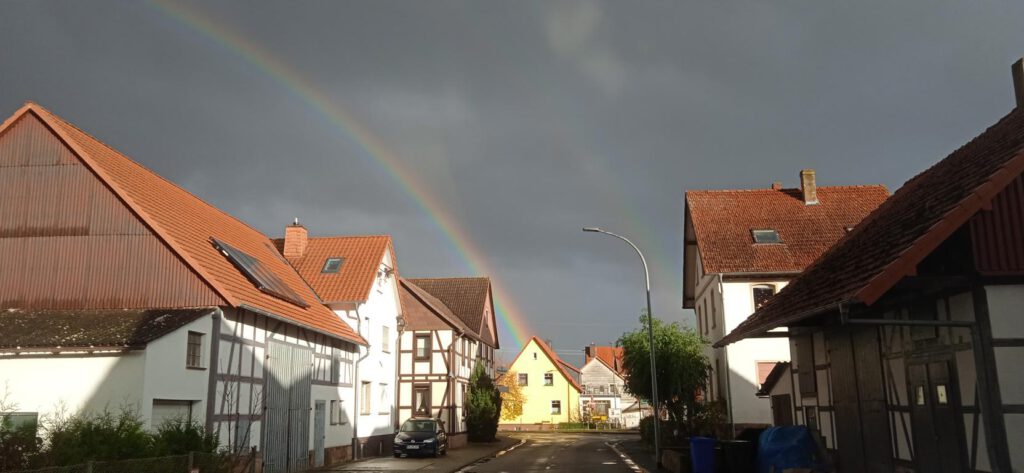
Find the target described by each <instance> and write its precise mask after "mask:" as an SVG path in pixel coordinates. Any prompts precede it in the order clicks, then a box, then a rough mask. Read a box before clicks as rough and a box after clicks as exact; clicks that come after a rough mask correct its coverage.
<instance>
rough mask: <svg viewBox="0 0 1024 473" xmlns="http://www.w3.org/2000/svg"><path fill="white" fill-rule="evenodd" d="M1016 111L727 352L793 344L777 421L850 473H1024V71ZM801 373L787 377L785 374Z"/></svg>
mask: <svg viewBox="0 0 1024 473" xmlns="http://www.w3.org/2000/svg"><path fill="white" fill-rule="evenodd" d="M1014 67H1015V78H1016V79H1017V83H1016V86H1017V97H1018V103H1017V108H1016V109H1015V110H1014V111H1012V112H1011V113H1010V114H1008V115H1006V116H1005V117H1003V118H1002V119H1001V120H1000V121H999V122H998V123H996V124H995V125H993V126H992V127H990V128H989V129H987V130H986V131H985V132H984V133H982V134H981V135H979V136H978V137H976V138H975V139H973V140H972V141H970V142H969V143H967V144H966V145H964V146H963V147H961V148H960V149H958V150H956V151H955V152H953V153H952V154H950V155H949V156H948V157H946V158H945V159H943V160H942V161H939V162H938V163H937V164H935V165H934V166H932V167H931V168H929V169H927V170H925V171H924V172H922V173H921V174H918V175H917V176H915V177H914V178H913V179H911V180H909V181H907V182H906V183H905V184H904V185H903V187H901V188H900V189H899V190H898V191H896V193H895V194H893V196H892V197H890V198H889V199H888V200H887V201H886V202H885V203H883V204H882V205H881V206H880V207H879V208H878V209H877V210H876V211H875V212H873V213H872V214H871V215H869V216H868V217H867V218H865V220H864V221H863V222H862V223H861V225H859V226H858V228H855V229H854V230H853V232H851V233H850V235H849V236H848V237H847V238H845V239H843V240H842V241H840V242H839V243H837V244H836V246H835V247H833V248H832V249H831V250H829V251H828V252H827V253H825V254H824V255H823V256H822V257H821V258H820V259H819V260H818V261H816V262H815V263H814V264H813V265H812V266H811V267H810V268H808V269H807V270H806V271H805V272H804V273H803V274H802V275H801V276H800V277H798V278H796V279H794V280H793V281H792V282H791V283H790V285H789V286H787V287H786V289H784V290H783V291H782V292H781V293H780V294H778V295H777V296H776V297H774V298H773V299H771V300H769V301H768V302H767V303H766V304H765V305H764V306H763V307H762V308H760V309H759V310H758V311H757V312H755V313H754V314H753V315H752V316H751V317H750V318H749V319H747V320H746V321H745V322H744V323H742V324H740V325H739V326H738V327H736V329H735V330H733V331H732V333H730V334H729V335H728V336H726V337H725V338H723V339H722V340H721V341H720V342H719V345H725V344H728V343H732V342H735V341H737V340H740V339H743V338H747V337H757V336H766V335H771V332H770V330H772V329H774V328H775V327H780V326H785V327H788V330H789V335H790V336H789V344H790V351H791V353H792V363H791V365H790V366H789V367H785V366H782V367H781V369H784V370H785V371H784V372H783V374H784V375H785V376H782V377H780V378H779V379H777V380H773V384H772V390H771V394H773V398H777V399H779V400H780V401H784V400H785V401H789V402H791V404H790V405H789V406H786V405H785V403H784V402H778V403H776V405H774V406H773V407H775V408H776V409H777V410H781V411H782V412H780V414H779V416H778V417H779V418H781V419H787V420H792V421H793V422H795V423H798V424H802V425H806V426H808V427H810V428H811V429H812V430H814V431H815V432H818V433H819V434H820V435H821V436H822V437H823V438H824V440H825V444H826V446H827V447H828V449H829V450H830V452H831V453H832V455H833V460H834V462H835V464H836V466H837V468H838V470H839V471H842V472H890V471H903V472H908V471H914V472H918V473H925V472H928V473H931V472H939V473H943V472H961V471H986V472H987V471H991V472H1000V473H1011V472H1015V471H1021V469H1024V450H1022V449H1020V448H1019V447H1018V446H1019V445H1022V444H1024V374H1022V373H1024V372H1022V371H1021V370H1020V366H1021V365H1022V364H1024V328H1022V327H1024V324H1021V323H1020V308H1021V306H1022V305H1024V239H1022V237H1021V235H1024V62H1021V61H1019V62H1017V63H1016V64H1015V66H1014ZM787 368H788V369H787Z"/></svg>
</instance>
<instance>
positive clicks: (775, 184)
mask: <svg viewBox="0 0 1024 473" xmlns="http://www.w3.org/2000/svg"><path fill="white" fill-rule="evenodd" d="M772 190H773V191H780V190H782V183H781V182H779V181H775V182H773V183H772Z"/></svg>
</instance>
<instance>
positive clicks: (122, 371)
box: [0, 350, 146, 422]
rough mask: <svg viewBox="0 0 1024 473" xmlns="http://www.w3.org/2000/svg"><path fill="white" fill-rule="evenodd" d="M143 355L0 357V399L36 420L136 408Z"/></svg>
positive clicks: (140, 390) (138, 353) (141, 352)
mask: <svg viewBox="0 0 1024 473" xmlns="http://www.w3.org/2000/svg"><path fill="white" fill-rule="evenodd" d="M145 361H146V357H145V354H144V352H143V351H142V350H136V351H130V352H127V353H124V354H97V355H91V356H83V355H81V354H78V355H75V354H65V355H43V356H32V355H18V356H17V357H16V356H14V355H2V356H0V396H4V392H5V391H4V390H6V393H7V394H6V402H7V403H10V404H13V405H14V406H16V409H17V412H35V413H38V415H39V419H40V422H46V421H47V420H48V419H50V418H52V417H53V416H55V415H57V414H58V413H60V412H61V411H62V410H63V411H64V412H65V413H67V414H74V413H79V412H99V411H102V410H103V409H106V408H109V409H110V410H111V411H113V412H117V410H118V409H120V407H121V406H129V407H131V408H133V409H138V408H140V407H141V403H142V383H141V382H140V380H141V379H142V376H143V368H144V366H145Z"/></svg>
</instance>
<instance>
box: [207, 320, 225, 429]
mask: <svg viewBox="0 0 1024 473" xmlns="http://www.w3.org/2000/svg"><path fill="white" fill-rule="evenodd" d="M223 318H224V310H223V309H221V308H220V307H217V308H216V309H214V310H213V312H212V313H211V314H210V319H211V320H210V361H209V365H210V366H209V371H210V384H209V386H208V387H207V391H206V422H205V426H206V431H207V432H213V415H214V407H215V405H216V401H215V400H214V398H215V397H217V368H218V365H219V357H220V326H221V320H222V319H223Z"/></svg>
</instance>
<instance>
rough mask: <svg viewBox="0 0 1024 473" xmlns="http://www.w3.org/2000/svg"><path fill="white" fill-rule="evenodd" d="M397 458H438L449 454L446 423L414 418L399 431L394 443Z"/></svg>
mask: <svg viewBox="0 0 1024 473" xmlns="http://www.w3.org/2000/svg"><path fill="white" fill-rule="evenodd" d="M394 453H395V457H401V456H409V455H418V454H419V455H431V456H434V457H436V456H438V455H444V454H446V453H448V434H446V433H445V431H444V422H441V421H440V420H438V419H433V418H430V417H413V418H410V419H409V420H407V421H405V423H403V424H402V428H400V429H398V434H397V435H395V442H394Z"/></svg>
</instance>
